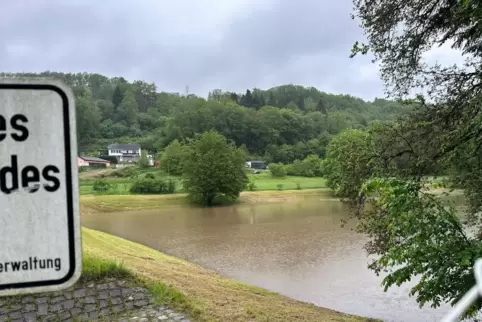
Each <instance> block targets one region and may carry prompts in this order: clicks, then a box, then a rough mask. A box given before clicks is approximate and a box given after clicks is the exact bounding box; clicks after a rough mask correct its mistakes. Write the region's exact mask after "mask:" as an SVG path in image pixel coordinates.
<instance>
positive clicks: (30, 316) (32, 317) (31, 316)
mask: <svg viewBox="0 0 482 322" xmlns="http://www.w3.org/2000/svg"><path fill="white" fill-rule="evenodd" d="M23 318H24V319H25V321H27V322H34V321H37V312H28V313H24V314H23Z"/></svg>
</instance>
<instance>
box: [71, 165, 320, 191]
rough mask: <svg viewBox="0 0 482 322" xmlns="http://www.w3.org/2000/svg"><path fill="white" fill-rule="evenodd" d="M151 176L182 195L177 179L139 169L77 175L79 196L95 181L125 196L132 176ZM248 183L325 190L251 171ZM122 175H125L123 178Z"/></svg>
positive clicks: (310, 181) (312, 181) (316, 182)
mask: <svg viewBox="0 0 482 322" xmlns="http://www.w3.org/2000/svg"><path fill="white" fill-rule="evenodd" d="M148 173H150V174H152V175H154V176H155V177H156V178H160V179H166V180H167V179H171V180H174V181H175V182H176V192H177V193H183V189H182V186H181V184H180V183H179V178H178V177H175V176H167V175H166V174H164V173H163V172H162V171H160V170H158V169H154V168H149V169H145V170H143V169H139V168H132V170H131V172H130V173H129V174H130V175H127V174H126V172H124V170H122V169H119V170H114V169H108V170H100V171H99V170H93V171H88V172H82V173H80V175H79V181H80V194H81V195H89V194H93V193H94V190H93V185H94V182H95V181H96V180H99V179H101V180H103V181H104V182H106V183H109V184H110V185H111V189H109V191H108V192H107V193H106V194H112V195H126V194H130V192H129V189H130V186H131V184H132V182H133V180H134V179H133V176H135V177H137V178H142V177H144V176H145V175H146V174H148ZM246 173H247V175H248V178H249V180H250V182H254V184H255V186H256V188H255V191H273V190H278V191H279V190H295V189H300V190H305V189H319V188H326V184H325V179H323V178H307V177H294V176H287V177H284V178H274V177H272V176H271V175H270V173H269V172H267V171H263V172H262V173H260V174H253V170H249V171H248V170H247V171H246ZM123 175H126V176H125V177H123Z"/></svg>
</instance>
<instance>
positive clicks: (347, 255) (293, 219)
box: [82, 197, 447, 322]
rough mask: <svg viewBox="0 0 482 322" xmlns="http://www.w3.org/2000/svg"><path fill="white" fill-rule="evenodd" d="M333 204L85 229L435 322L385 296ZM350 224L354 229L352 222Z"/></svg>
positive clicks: (109, 217)
mask: <svg viewBox="0 0 482 322" xmlns="http://www.w3.org/2000/svg"><path fill="white" fill-rule="evenodd" d="M343 218H347V212H346V209H345V208H344V206H343V205H342V204H341V203H340V202H339V201H337V200H330V199H320V198H319V197H312V198H309V199H305V200H304V201H303V202H299V203H294V204H293V203H286V204H264V205H263V204H255V205H235V206H230V207H220V208H211V209H199V208H177V209H166V210H156V211H142V212H124V213H117V214H93V215H88V216H84V217H82V224H83V225H84V226H85V227H88V228H92V229H96V230H99V231H103V232H107V233H111V234H114V235H117V236H120V237H123V238H126V239H129V240H132V241H134V242H138V243H140V244H144V245H147V246H149V247H151V248H154V249H157V250H160V251H162V252H164V253H167V254H170V255H174V256H177V257H180V258H183V259H186V260H188V261H190V262H194V263H197V264H200V265H202V266H204V267H207V268H211V269H213V270H215V271H218V272H220V273H221V274H223V275H226V276H229V277H232V278H234V279H237V280H241V281H243V282H246V283H250V284H253V285H257V286H260V287H264V288H266V289H269V290H272V291H276V292H279V293H281V294H284V295H287V296H289V297H292V298H296V299H298V300H302V301H306V302H311V303H314V304H316V305H319V306H322V307H326V308H330V309H334V310H337V311H341V312H346V313H351V314H357V315H362V316H366V317H372V318H380V319H383V320H384V321H413V322H419V321H420V322H421V321H439V320H440V319H441V317H442V316H443V314H444V313H445V312H446V311H447V307H443V308H439V309H431V308H429V307H424V308H423V309H419V308H418V305H417V303H416V301H415V299H414V298H410V297H409V296H408V291H409V288H410V287H409V285H404V286H402V287H400V288H398V287H396V286H395V287H394V288H392V289H389V290H388V291H387V292H383V289H382V287H381V286H380V283H381V280H382V277H377V276H376V275H375V274H374V273H373V272H372V271H370V270H368V269H367V263H368V262H369V259H368V258H367V256H366V253H365V251H364V250H363V249H362V247H363V244H364V241H365V240H364V238H363V236H360V235H358V234H356V233H354V232H353V231H351V230H350V228H349V227H344V228H342V227H341V225H340V220H341V219H343ZM349 226H351V227H353V223H351V224H350V225H349Z"/></svg>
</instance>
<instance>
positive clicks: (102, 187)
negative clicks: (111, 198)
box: [92, 180, 111, 193]
mask: <svg viewBox="0 0 482 322" xmlns="http://www.w3.org/2000/svg"><path fill="white" fill-rule="evenodd" d="M110 188H111V185H110V184H109V183H108V182H106V181H105V180H95V181H94V185H93V186H92V189H93V190H94V191H95V192H99V193H106V192H107V191H109V189H110Z"/></svg>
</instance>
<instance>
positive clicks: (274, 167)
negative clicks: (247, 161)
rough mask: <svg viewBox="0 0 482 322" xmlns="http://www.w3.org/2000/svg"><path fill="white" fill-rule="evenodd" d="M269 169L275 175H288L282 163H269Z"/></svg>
mask: <svg viewBox="0 0 482 322" xmlns="http://www.w3.org/2000/svg"><path fill="white" fill-rule="evenodd" d="M269 171H270V172H271V175H272V176H273V177H278V178H282V177H284V176H286V169H285V166H284V165H283V164H282V163H271V164H270V165H269Z"/></svg>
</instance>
